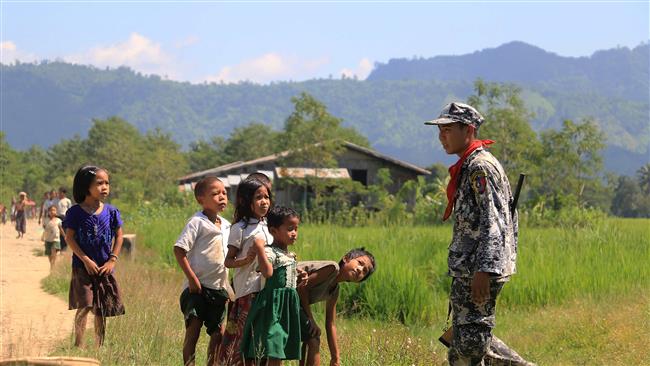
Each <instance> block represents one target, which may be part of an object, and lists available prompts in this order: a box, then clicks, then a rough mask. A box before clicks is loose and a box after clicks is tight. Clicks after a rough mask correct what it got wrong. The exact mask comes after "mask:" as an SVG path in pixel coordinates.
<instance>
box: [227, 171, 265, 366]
mask: <svg viewBox="0 0 650 366" xmlns="http://www.w3.org/2000/svg"><path fill="white" fill-rule="evenodd" d="M270 207H271V194H270V192H269V189H268V187H267V186H266V185H264V184H263V183H262V182H260V181H259V180H257V179H245V180H243V181H242V182H241V183H239V186H238V187H237V205H236V207H235V222H236V223H235V224H234V225H233V226H232V228H231V229H230V237H229V238H228V254H227V255H226V261H225V262H226V267H228V268H235V273H234V276H233V284H234V288H235V301H234V302H233V303H231V306H230V309H228V325H227V326H226V332H225V334H224V337H223V343H222V346H221V349H220V350H219V360H220V362H221V363H222V364H225V365H235V366H240V365H244V360H243V358H242V357H241V353H240V352H239V350H240V343H241V337H242V332H243V330H244V324H245V323H246V316H247V315H248V311H249V309H250V307H251V305H252V304H253V299H254V298H255V295H256V294H257V293H258V292H259V291H260V290H261V288H262V283H261V279H260V274H259V273H258V272H257V260H256V252H255V248H254V242H255V241H256V240H258V241H261V242H263V243H264V244H265V245H269V244H271V243H272V242H273V237H272V236H271V234H270V233H269V231H268V228H267V225H266V221H265V219H264V217H265V216H266V213H267V212H268V211H269V208H270Z"/></svg>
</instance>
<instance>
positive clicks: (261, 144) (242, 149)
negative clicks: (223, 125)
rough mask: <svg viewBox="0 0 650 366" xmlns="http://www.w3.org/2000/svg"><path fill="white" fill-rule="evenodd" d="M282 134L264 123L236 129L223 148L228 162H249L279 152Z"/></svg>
mask: <svg viewBox="0 0 650 366" xmlns="http://www.w3.org/2000/svg"><path fill="white" fill-rule="evenodd" d="M279 137H280V133H279V132H276V131H273V129H271V127H269V126H267V125H265V124H262V123H251V124H249V125H247V126H244V127H238V128H235V129H234V130H233V131H232V133H231V134H230V138H229V139H228V141H226V142H225V144H224V147H223V154H224V158H225V159H226V160H227V162H233V161H238V160H242V161H247V160H252V159H255V158H259V157H262V156H266V155H270V154H273V153H276V152H278V140H279Z"/></svg>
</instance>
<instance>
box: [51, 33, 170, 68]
mask: <svg viewBox="0 0 650 366" xmlns="http://www.w3.org/2000/svg"><path fill="white" fill-rule="evenodd" d="M64 59H65V60H66V61H68V62H73V63H80V64H92V65H94V66H97V67H106V66H109V67H119V66H128V67H131V68H132V69H134V70H137V71H140V72H143V73H145V74H158V75H163V76H164V75H166V76H167V77H169V78H172V79H176V78H178V72H177V67H176V66H175V64H174V60H173V58H172V57H171V56H170V55H168V54H167V53H166V52H165V51H163V49H162V47H161V45H160V43H156V42H154V41H152V40H151V39H149V38H147V37H145V36H143V35H141V34H138V33H131V35H130V36H129V38H128V39H127V40H126V41H124V42H120V43H116V44H113V45H109V46H97V47H95V48H92V49H90V50H89V51H86V52H83V53H80V54H74V55H70V56H67V57H65V58H64Z"/></svg>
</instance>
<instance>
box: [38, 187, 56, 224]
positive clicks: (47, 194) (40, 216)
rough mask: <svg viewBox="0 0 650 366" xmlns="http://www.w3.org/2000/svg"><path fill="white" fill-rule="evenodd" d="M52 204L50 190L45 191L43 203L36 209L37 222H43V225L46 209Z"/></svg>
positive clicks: (52, 199) (52, 198)
mask: <svg viewBox="0 0 650 366" xmlns="http://www.w3.org/2000/svg"><path fill="white" fill-rule="evenodd" d="M53 205H54V197H52V192H50V191H47V192H45V193H43V204H42V205H41V209H40V210H39V211H38V224H39V225H40V224H43V227H45V219H46V218H47V210H49V208H50V207H51V206H53Z"/></svg>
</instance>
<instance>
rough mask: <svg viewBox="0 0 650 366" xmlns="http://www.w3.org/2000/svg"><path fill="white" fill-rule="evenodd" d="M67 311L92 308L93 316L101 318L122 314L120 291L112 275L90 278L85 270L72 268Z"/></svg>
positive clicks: (122, 306) (122, 305)
mask: <svg viewBox="0 0 650 366" xmlns="http://www.w3.org/2000/svg"><path fill="white" fill-rule="evenodd" d="M68 305H69V307H68V308H69V309H70V310H72V309H81V308H86V307H92V311H93V314H95V315H101V316H103V317H109V316H117V315H123V314H124V304H123V303H122V297H121V296H120V289H119V287H118V285H117V281H116V280H115V277H114V276H113V274H112V273H109V274H107V275H103V276H101V275H99V276H91V275H89V274H88V272H86V269H85V268H78V267H72V279H71V280H70V292H69V296H68Z"/></svg>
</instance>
